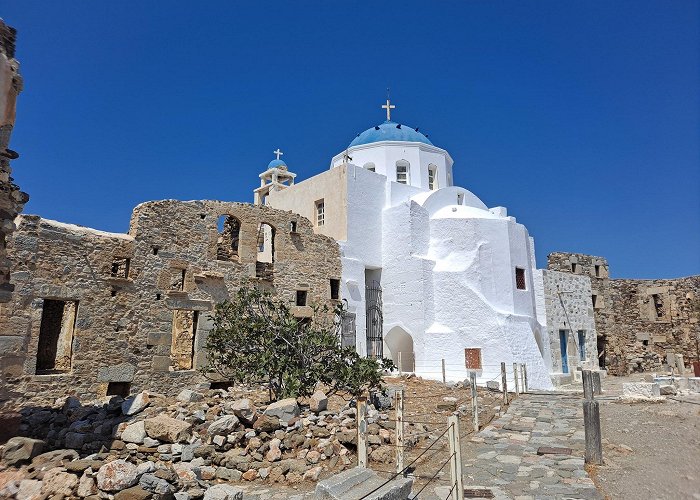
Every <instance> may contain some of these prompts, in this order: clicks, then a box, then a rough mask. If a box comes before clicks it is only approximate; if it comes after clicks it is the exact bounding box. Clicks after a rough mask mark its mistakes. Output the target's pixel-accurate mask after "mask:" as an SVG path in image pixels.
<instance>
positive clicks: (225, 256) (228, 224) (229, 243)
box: [216, 215, 241, 261]
mask: <svg viewBox="0 0 700 500" xmlns="http://www.w3.org/2000/svg"><path fill="white" fill-rule="evenodd" d="M217 229H218V231H219V237H218V239H217V240H216V260H229V261H230V260H238V243H239V239H240V234H241V221H239V220H238V219H237V218H235V217H234V216H232V215H222V216H221V217H219V221H218V223H217Z"/></svg>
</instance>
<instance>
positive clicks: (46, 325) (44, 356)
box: [36, 299, 78, 374]
mask: <svg viewBox="0 0 700 500" xmlns="http://www.w3.org/2000/svg"><path fill="white" fill-rule="evenodd" d="M77 311H78V302H77V301H72V300H67V301H66V300H55V299H44V306H43V309H42V311H41V325H40V327H39V345H38V348H37V353H36V373H37V374H39V373H54V372H68V371H70V369H71V358H72V351H73V333H74V330H75V317H76V315H77Z"/></svg>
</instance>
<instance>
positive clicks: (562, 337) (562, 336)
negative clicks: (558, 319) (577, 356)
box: [559, 330, 569, 373]
mask: <svg viewBox="0 0 700 500" xmlns="http://www.w3.org/2000/svg"><path fill="white" fill-rule="evenodd" d="M566 337H567V335H566V330H559V348H560V349H561V372H562V373H569V358H568V356H567V354H566V347H567V344H568V342H567V340H568V339H567V338H566Z"/></svg>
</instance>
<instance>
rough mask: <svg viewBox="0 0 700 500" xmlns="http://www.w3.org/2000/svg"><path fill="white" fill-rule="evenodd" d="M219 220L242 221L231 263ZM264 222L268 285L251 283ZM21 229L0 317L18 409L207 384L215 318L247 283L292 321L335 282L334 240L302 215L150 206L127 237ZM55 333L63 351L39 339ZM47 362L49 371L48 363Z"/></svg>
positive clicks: (31, 222) (27, 222) (26, 220)
mask: <svg viewBox="0 0 700 500" xmlns="http://www.w3.org/2000/svg"><path fill="white" fill-rule="evenodd" d="M221 216H231V217H235V218H236V220H237V221H238V226H240V231H239V234H238V240H237V248H236V252H229V253H226V252H223V253H222V252H221V251H220V247H221V245H222V244H229V245H230V244H231V243H230V241H231V238H230V234H227V232H228V233H230V231H231V224H230V223H229V224H226V223H220V222H219V218H220V217H221ZM291 221H295V222H296V228H295V229H296V231H295V232H290V230H289V228H290V222H291ZM263 222H264V223H267V224H269V225H270V226H271V227H272V228H274V262H273V263H271V264H266V272H265V274H266V276H267V275H271V277H272V278H271V279H261V278H257V277H256V274H259V269H258V267H259V264H258V263H257V260H258V255H259V251H260V245H270V243H271V242H270V241H262V240H261V239H260V238H259V235H260V229H259V227H260V224H261V223H263ZM17 226H18V228H17V231H16V232H15V233H14V234H13V236H12V237H11V238H10V239H9V240H8V254H9V256H10V258H11V260H12V266H13V272H12V280H13V282H14V283H16V290H15V293H14V296H13V298H12V300H11V302H10V303H8V304H6V305H4V306H3V307H2V309H1V310H0V357H1V358H2V359H3V360H4V369H3V380H4V381H5V382H7V383H8V384H9V387H11V388H12V389H14V391H15V392H16V393H17V394H16V395H15V398H14V402H15V403H17V404H18V405H22V404H25V403H27V402H32V403H37V402H42V401H46V402H49V401H51V400H52V399H54V398H55V397H56V396H57V395H60V394H68V393H73V394H80V395H96V396H100V395H105V394H106V393H107V392H108V391H112V392H120V391H124V390H127V391H131V392H133V391H137V390H142V389H150V390H155V391H159V392H163V393H166V394H172V393H173V392H174V391H177V390H178V388H181V387H182V386H183V385H185V384H193V383H197V382H201V381H204V380H205V379H204V378H203V376H202V375H200V373H199V372H198V371H197V369H198V368H200V367H202V366H204V365H205V364H206V359H205V355H204V352H203V350H202V346H203V345H204V342H205V340H206V335H207V333H208V331H209V330H210V329H211V326H212V322H211V318H210V314H211V311H212V310H213V307H214V305H215V304H216V303H218V302H222V301H224V300H226V299H227V298H229V297H230V296H231V295H232V294H233V293H235V291H236V290H237V289H238V288H239V287H240V286H241V285H242V284H244V283H246V282H247V281H249V280H252V281H253V282H254V283H256V284H258V285H259V286H263V287H265V288H267V289H270V290H272V291H273V292H274V293H275V294H276V295H277V296H278V297H280V298H281V299H282V300H284V301H287V302H289V303H290V306H291V308H292V311H293V312H294V314H295V315H297V316H310V315H311V314H312V307H311V305H312V304H328V305H332V303H333V302H334V301H332V300H331V298H330V296H331V295H330V294H331V292H330V279H338V278H340V275H341V268H340V253H339V249H338V246H337V244H336V243H335V242H334V241H333V240H332V239H331V238H328V237H326V236H323V235H317V234H315V233H314V232H313V228H312V225H311V223H310V222H309V221H308V220H307V219H304V218H303V217H301V216H299V215H296V214H292V213H291V212H284V211H281V210H275V209H272V208H269V207H266V206H253V205H249V204H244V203H225V202H217V201H189V202H180V201H175V200H165V201H157V202H148V203H144V204H141V205H139V206H137V207H136V208H135V209H134V212H133V215H132V219H131V225H130V229H129V233H128V234H117V233H105V232H101V231H97V230H94V229H89V228H83V227H79V226H73V225H70V224H63V223H59V222H55V221H49V220H44V219H41V218H40V217H38V216H20V217H18V219H17ZM219 227H221V228H223V229H224V230H223V231H222V232H221V233H220V232H219V229H218V228H219ZM222 236H223V237H222ZM226 240H228V242H227V241H226ZM267 252H268V254H271V253H272V252H270V247H269V246H268V249H267ZM217 257H218V258H217ZM221 258H224V259H227V260H219V259H221ZM297 290H306V291H307V296H308V304H309V305H307V306H297V305H295V301H296V291H297ZM57 303H58V304H59V305H57ZM60 304H62V307H63V308H62V316H61V318H59V319H57V318H56V315H57V314H58V313H56V310H57V308H58V309H60V308H61V305H60ZM49 310H50V312H51V314H48V313H47V312H46V311H49ZM51 324H52V325H54V326H53V330H51V331H52V332H53V334H54V335H55V336H56V337H57V338H58V341H56V340H49V341H47V340H46V335H47V332H48V331H49V330H50V329H51ZM40 337H41V339H40ZM42 342H43V346H42ZM46 346H48V348H49V352H48V354H47V351H46V349H47V347H46ZM51 349H53V351H51ZM38 352H41V353H42V354H41V356H40V357H39V362H37V360H38V358H37V353H38ZM52 356H54V358H55V362H54V364H53V365H52V364H51V362H48V363H47V362H46V361H44V360H45V359H47V358H51V357H52ZM66 356H68V358H67V359H66ZM120 383H121V385H120ZM125 388H126V389H125Z"/></svg>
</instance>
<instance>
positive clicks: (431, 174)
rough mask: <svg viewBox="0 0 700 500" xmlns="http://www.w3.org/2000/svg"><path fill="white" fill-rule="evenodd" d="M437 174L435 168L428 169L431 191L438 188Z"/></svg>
mask: <svg viewBox="0 0 700 500" xmlns="http://www.w3.org/2000/svg"><path fill="white" fill-rule="evenodd" d="M436 174H437V169H436V168H435V167H428V189H430V190H431V191H432V190H434V189H435V188H436V187H437V183H436V182H435V176H436Z"/></svg>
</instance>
